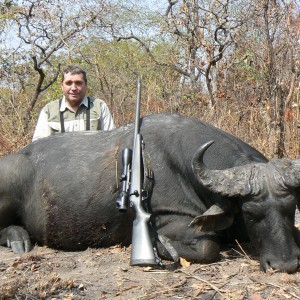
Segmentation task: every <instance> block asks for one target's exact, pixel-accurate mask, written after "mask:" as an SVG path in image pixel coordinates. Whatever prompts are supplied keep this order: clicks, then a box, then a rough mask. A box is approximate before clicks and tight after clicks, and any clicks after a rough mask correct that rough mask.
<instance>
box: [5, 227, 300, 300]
mask: <svg viewBox="0 0 300 300" xmlns="http://www.w3.org/2000/svg"><path fill="white" fill-rule="evenodd" d="M297 226H298V224H297ZM244 249H247V245H235V246H233V247H229V248H228V249H225V250H224V251H222V253H221V256H220V261H219V262H216V263H213V264H207V265H200V264H190V263H189V262H187V261H185V260H181V263H180V265H175V264H174V263H172V262H167V261H163V264H164V268H150V267H131V266H130V265H129V261H130V248H121V247H118V246H115V247H112V248H108V249H87V250H86V251H83V252H63V251H57V250H53V249H49V248H47V247H38V246H35V248H34V249H33V250H32V251H31V252H29V253H26V254H22V255H16V254H14V253H13V252H12V251H11V250H10V249H7V248H4V247H0V257H1V258H0V300H4V299H22V300H23V299H24V300H25V299H26V300H31V299H52V300H55V299H64V300H72V299H91V300H94V299H95V300H96V299H97V300H100V299H120V300H121V299H122V300H123V299H124V300H127V299H139V300H146V299H203V300H208V299H236V300H240V299H250V300H262V299H300V270H299V271H298V272H297V273H295V274H285V273H281V272H277V271H269V272H267V273H264V272H262V271H260V269H259V262H258V260H256V259H255V258H253V257H250V256H248V255H247V254H246V253H248V252H247V251H246V250H244Z"/></svg>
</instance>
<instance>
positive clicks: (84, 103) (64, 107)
mask: <svg viewBox="0 0 300 300" xmlns="http://www.w3.org/2000/svg"><path fill="white" fill-rule="evenodd" d="M80 105H84V106H85V107H88V105H89V102H88V98H87V96H85V97H84V98H83V100H82V102H81V103H80ZM80 105H79V106H80ZM66 109H69V110H72V109H71V108H70V107H69V106H68V105H67V102H66V98H65V96H63V98H62V101H61V106H60V109H59V110H60V111H65V110H66Z"/></svg>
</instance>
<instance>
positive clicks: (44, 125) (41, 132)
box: [32, 108, 51, 142]
mask: <svg viewBox="0 0 300 300" xmlns="http://www.w3.org/2000/svg"><path fill="white" fill-rule="evenodd" d="M50 134H51V131H50V127H49V125H48V115H47V113H46V112H45V108H43V109H42V111H41V113H40V115H39V119H38V122H37V124H36V128H35V131H34V134H33V138H32V141H33V142H34V141H36V140H37V139H41V138H44V137H46V136H49V135H50Z"/></svg>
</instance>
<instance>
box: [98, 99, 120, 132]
mask: <svg viewBox="0 0 300 300" xmlns="http://www.w3.org/2000/svg"><path fill="white" fill-rule="evenodd" d="M100 106H101V130H112V129H114V128H116V126H115V123H114V120H113V118H112V116H111V113H110V111H109V108H108V106H107V105H106V103H105V102H104V101H101V103H100Z"/></svg>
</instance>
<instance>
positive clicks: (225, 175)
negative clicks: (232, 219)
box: [192, 141, 253, 197]
mask: <svg viewBox="0 0 300 300" xmlns="http://www.w3.org/2000/svg"><path fill="white" fill-rule="evenodd" d="M213 143H214V141H209V142H207V143H205V144H203V145H202V146H200V147H199V148H198V149H197V150H196V152H195V154H194V156H193V159H192V168H193V172H194V174H195V175H196V178H197V180H198V181H199V182H200V183H201V184H202V185H203V186H205V187H207V188H208V189H209V190H210V191H212V192H214V193H218V194H221V195H222V196H225V197H235V196H246V195H249V194H250V193H251V192H252V185H251V183H250V178H251V173H252V168H253V165H244V166H240V167H233V168H230V169H226V170H210V169H208V168H207V167H206V165H205V164H204V162H203V157H204V154H205V152H206V150H207V149H208V148H209V147H210V146H211V145H212V144H213Z"/></svg>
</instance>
